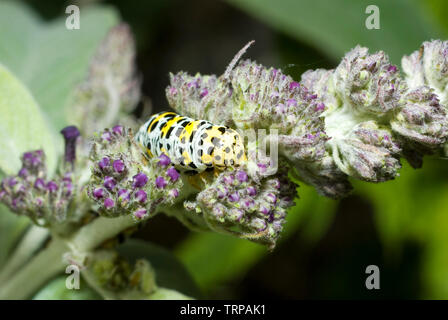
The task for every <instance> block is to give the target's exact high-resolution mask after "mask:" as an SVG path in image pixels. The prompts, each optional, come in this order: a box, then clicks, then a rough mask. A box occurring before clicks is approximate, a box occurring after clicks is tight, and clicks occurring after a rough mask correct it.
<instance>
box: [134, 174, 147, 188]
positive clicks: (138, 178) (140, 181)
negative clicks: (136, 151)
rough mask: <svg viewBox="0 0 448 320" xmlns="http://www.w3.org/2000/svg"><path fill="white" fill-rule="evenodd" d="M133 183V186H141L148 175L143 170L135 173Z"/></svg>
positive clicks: (145, 181)
mask: <svg viewBox="0 0 448 320" xmlns="http://www.w3.org/2000/svg"><path fill="white" fill-rule="evenodd" d="M133 179H134V183H133V184H132V186H133V187H134V188H141V187H143V186H144V185H145V184H146V183H147V182H148V177H147V176H146V174H144V173H143V172H139V173H137V174H136V175H135V176H134V177H133Z"/></svg>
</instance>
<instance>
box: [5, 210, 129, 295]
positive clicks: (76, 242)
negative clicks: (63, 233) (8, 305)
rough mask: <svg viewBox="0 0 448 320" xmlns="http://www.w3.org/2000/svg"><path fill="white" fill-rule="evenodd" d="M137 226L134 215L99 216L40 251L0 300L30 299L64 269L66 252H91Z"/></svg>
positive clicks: (8, 286)
mask: <svg viewBox="0 0 448 320" xmlns="http://www.w3.org/2000/svg"><path fill="white" fill-rule="evenodd" d="M134 224H135V221H134V220H133V218H132V217H131V216H122V217H118V218H103V217H100V218H98V219H96V220H95V221H94V222H92V223H91V224H88V225H86V226H85V227H83V228H82V229H80V230H79V231H78V232H77V233H76V234H75V235H74V236H73V237H72V238H70V239H68V240H64V239H54V240H52V241H51V243H50V245H49V246H48V247H47V248H45V249H43V250H42V251H40V252H39V253H38V254H37V255H36V256H35V257H34V258H33V259H31V260H30V261H29V262H28V264H27V265H25V266H24V267H23V268H22V269H20V270H19V271H18V272H17V273H16V274H15V275H14V276H12V277H11V278H10V279H9V280H8V281H7V282H6V283H5V284H3V285H2V286H1V287H0V300H3V299H26V298H29V297H30V296H31V295H32V294H33V293H35V292H36V290H38V289H39V288H40V287H41V286H42V285H43V284H44V283H45V282H46V281H48V280H50V279H51V278H52V277H54V276H56V275H57V274H58V273H60V272H62V271H63V270H64V267H65V266H66V264H67V263H66V262H64V261H63V254H64V253H66V252H69V251H72V252H74V253H88V252H90V251H92V250H94V249H95V248H96V247H98V245H100V244H101V243H102V242H104V241H105V240H107V239H110V238H113V237H114V236H116V235H117V234H119V233H120V232H121V231H123V230H125V229H127V228H129V227H131V226H133V225H134ZM99 293H101V292H99Z"/></svg>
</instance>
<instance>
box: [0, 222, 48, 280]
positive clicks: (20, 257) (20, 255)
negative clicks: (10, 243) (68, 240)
mask: <svg viewBox="0 0 448 320" xmlns="http://www.w3.org/2000/svg"><path fill="white" fill-rule="evenodd" d="M48 235H49V232H48V229H45V228H41V227H38V226H31V227H30V228H29V229H28V231H27V232H26V234H25V235H24V236H23V238H22V240H21V242H20V243H19V245H18V246H17V248H16V249H15V250H14V251H13V253H12V255H11V257H10V258H9V259H8V262H7V263H6V264H5V266H4V267H3V268H2V271H1V273H0V284H2V283H4V282H5V281H7V280H8V279H9V278H10V276H11V275H12V274H13V273H14V272H16V270H17V269H19V268H20V267H21V266H22V265H23V264H24V263H25V262H26V261H28V260H29V259H30V258H31V256H32V255H33V254H34V253H35V252H36V251H37V249H39V248H40V247H41V246H42V244H43V242H44V241H45V239H47V238H48Z"/></svg>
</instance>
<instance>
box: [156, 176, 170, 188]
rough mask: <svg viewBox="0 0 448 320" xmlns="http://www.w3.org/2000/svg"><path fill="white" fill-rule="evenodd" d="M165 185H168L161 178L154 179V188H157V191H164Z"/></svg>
mask: <svg viewBox="0 0 448 320" xmlns="http://www.w3.org/2000/svg"><path fill="white" fill-rule="evenodd" d="M167 184H168V183H167V182H166V180H165V179H164V178H163V177H161V176H158V177H157V178H156V187H157V188H158V189H164V188H165V187H166V185H167Z"/></svg>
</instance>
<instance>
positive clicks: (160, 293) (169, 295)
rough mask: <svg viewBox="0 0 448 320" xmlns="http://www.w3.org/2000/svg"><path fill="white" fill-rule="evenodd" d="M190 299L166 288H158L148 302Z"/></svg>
mask: <svg viewBox="0 0 448 320" xmlns="http://www.w3.org/2000/svg"><path fill="white" fill-rule="evenodd" d="M191 299H192V298H190V297H188V296H186V295H184V294H182V293H180V292H177V291H175V290H170V289H166V288H159V289H157V291H156V292H154V293H153V294H152V295H151V296H150V297H149V300H191Z"/></svg>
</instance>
